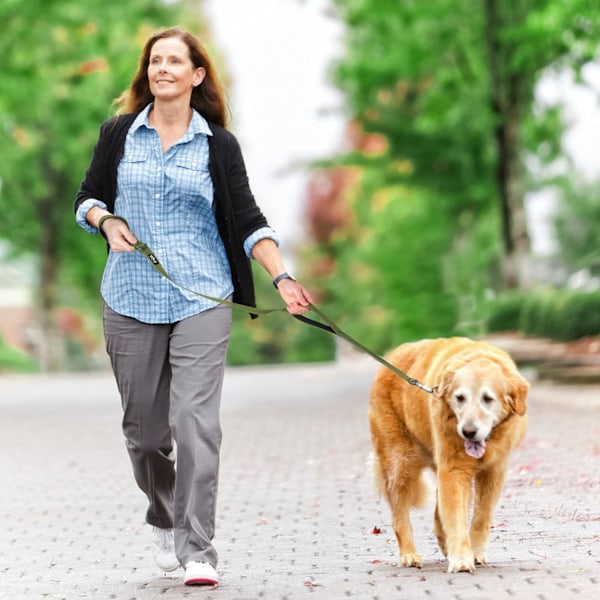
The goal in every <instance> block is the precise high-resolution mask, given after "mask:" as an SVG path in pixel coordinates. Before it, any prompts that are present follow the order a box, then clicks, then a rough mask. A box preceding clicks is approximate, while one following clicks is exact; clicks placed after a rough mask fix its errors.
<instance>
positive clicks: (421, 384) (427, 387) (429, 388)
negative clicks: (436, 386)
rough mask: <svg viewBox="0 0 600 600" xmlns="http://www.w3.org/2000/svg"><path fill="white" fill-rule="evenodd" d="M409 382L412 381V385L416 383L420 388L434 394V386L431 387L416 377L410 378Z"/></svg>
mask: <svg viewBox="0 0 600 600" xmlns="http://www.w3.org/2000/svg"><path fill="white" fill-rule="evenodd" d="M408 383H410V384H411V385H416V386H417V387H418V388H420V389H422V390H423V391H424V392H427V393H429V394H433V388H432V387H429V386H428V385H425V384H424V383H421V382H420V381H417V380H416V379H410V380H409V382H408Z"/></svg>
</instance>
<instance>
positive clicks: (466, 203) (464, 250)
mask: <svg viewBox="0 0 600 600" xmlns="http://www.w3.org/2000/svg"><path fill="white" fill-rule="evenodd" d="M335 4H336V5H337V7H338V9H339V14H340V15H341V17H342V18H343V20H344V22H345V23H346V25H347V35H346V52H345V53H344V55H343V57H342V59H341V60H340V61H339V64H338V65H337V67H336V70H335V76H336V81H337V83H338V85H339V87H340V88H341V89H342V90H343V91H344V92H345V94H346V104H347V110H348V113H349V115H350V118H351V119H352V122H353V133H354V135H353V136H352V137H351V139H352V141H353V144H352V146H353V148H354V151H353V152H351V153H346V154H344V155H342V156H340V157H337V159H336V160H334V161H333V162H334V163H335V164H337V165H338V166H339V165H347V166H350V165H353V166H355V167H356V168H358V169H359V170H360V172H361V175H360V177H359V178H358V183H357V185H356V186H355V187H354V188H352V193H351V195H350V199H349V202H350V205H351V207H352V209H353V211H354V213H355V214H356V215H357V218H355V219H354V220H352V221H351V222H350V224H349V225H347V226H346V228H345V229H343V230H341V231H337V232H336V233H335V234H334V235H332V237H331V239H332V240H333V242H331V241H330V242H329V248H326V247H325V246H324V245H322V247H321V249H322V251H323V252H326V253H329V254H331V255H333V256H334V257H335V260H336V261H337V264H338V268H341V269H342V271H341V272H339V273H338V275H340V276H339V277H337V278H336V279H337V281H336V282H335V283H331V282H329V281H328V282H327V283H326V286H327V288H328V290H329V291H331V292H334V293H335V296H334V297H335V301H336V302H339V303H341V304H343V303H344V302H345V300H344V299H346V298H349V297H353V298H355V297H356V296H355V295H356V294H357V293H358V294H359V296H364V295H365V293H366V291H365V289H367V290H369V289H370V288H371V289H375V288H373V284H374V283H376V284H377V288H376V289H377V294H376V296H377V298H376V301H377V304H378V306H380V307H382V309H383V310H384V312H385V313H388V314H389V315H390V316H389V318H384V317H382V318H381V323H382V324H381V326H380V329H381V330H382V331H384V332H390V331H393V330H394V325H393V324H394V323H395V324H396V329H397V330H398V329H399V330H400V331H401V333H402V334H403V335H402V337H403V338H406V337H407V336H408V337H410V336H417V335H422V334H424V333H425V334H430V333H435V332H439V331H440V330H442V329H445V330H446V333H448V332H449V330H448V325H449V322H450V320H451V319H455V320H456V319H459V318H460V315H458V314H457V312H456V311H457V310H458V306H459V305H460V304H461V302H460V301H461V300H462V299H461V298H460V297H457V298H456V299H455V302H454V303H452V302H448V297H447V293H452V294H457V293H458V294H459V295H460V294H463V295H470V294H477V293H481V290H482V289H483V288H484V287H494V288H503V287H504V288H510V287H514V286H516V285H518V284H519V277H518V274H519V272H520V268H519V261H520V260H521V259H523V258H525V257H526V256H527V254H528V252H529V240H528V235H527V228H526V223H525V213H524V207H523V205H524V196H525V193H526V192H527V186H528V185H529V184H530V182H531V180H532V176H531V175H532V174H530V173H527V171H526V169H525V164H526V163H525V161H526V158H527V157H528V155H531V154H532V153H534V154H535V155H536V156H537V157H538V158H540V159H542V160H544V161H551V160H553V159H555V158H556V156H557V154H558V152H559V151H560V143H559V140H560V134H561V132H562V129H561V123H560V119H559V118H558V116H557V111H556V110H554V111H549V112H548V111H544V110H541V108H540V107H539V106H537V105H536V99H535V94H534V92H535V88H536V84H537V82H538V81H539V79H540V77H541V76H542V75H543V74H545V73H547V72H548V70H551V69H573V70H574V71H576V72H578V71H579V70H580V69H581V68H582V66H583V65H584V64H586V63H587V62H589V61H590V60H592V59H593V58H594V57H595V56H596V55H597V48H598V41H599V40H600V36H599V35H598V31H599V30H598V19H599V17H598V12H597V11H596V10H595V8H594V6H593V5H592V2H590V1H589V0H574V1H573V2H569V3H562V2H561V3H552V2H546V1H545V0H544V1H543V0H514V1H513V0H485V1H484V2H476V3H475V2H461V1H459V0H434V1H433V2H413V1H408V0H405V1H402V0H335ZM356 132H358V135H357V134H356ZM361 136H362V137H361ZM377 138H379V140H380V141H379V143H378V144H373V143H369V140H371V141H373V140H374V139H375V140H377ZM374 147H375V148H376V151H373V148H374ZM382 197H385V198H384V200H382ZM384 240H385V243H386V244H389V243H391V246H386V245H384ZM392 242H393V243H392ZM332 244H333V247H332ZM369 246H372V247H373V250H372V251H370V252H368V251H367V248H369ZM344 265H346V267H344ZM358 267H360V268H358ZM344 269H346V270H344ZM357 271H359V272H360V273H363V274H364V273H368V274H369V277H368V281H367V283H369V284H370V285H366V286H365V285H364V282H363V281H359V280H358V279H357V275H356V273H357ZM416 288H418V291H417V290H416ZM369 294H371V296H373V295H375V294H374V293H373V292H372V291H369ZM403 295H406V296H408V297H409V298H410V299H409V301H408V302H405V301H404V300H402V298H403ZM427 298H429V301H426V299H427ZM398 302H401V303H403V308H404V309H406V310H407V311H412V312H415V311H416V312H415V314H417V313H420V312H421V307H423V306H425V305H427V306H428V309H429V310H428V313H427V314H428V315H429V317H427V316H426V315H423V317H422V318H420V319H418V321H419V323H420V325H419V326H418V330H417V329H415V326H416V320H415V319H412V318H410V317H409V316H408V314H404V315H401V314H398V313H399V311H398ZM448 311H450V312H453V314H452V315H449V314H448ZM394 315H395V316H394ZM361 322H362V320H361ZM436 322H437V324H438V325H437V326H436ZM401 323H403V325H402V326H401V327H399V324H401ZM410 323H412V325H411V324H410ZM450 329H451V328H450Z"/></svg>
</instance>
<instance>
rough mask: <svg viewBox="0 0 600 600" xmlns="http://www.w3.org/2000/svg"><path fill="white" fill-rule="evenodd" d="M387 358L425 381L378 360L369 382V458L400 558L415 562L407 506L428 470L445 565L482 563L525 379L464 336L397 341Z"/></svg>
mask: <svg viewBox="0 0 600 600" xmlns="http://www.w3.org/2000/svg"><path fill="white" fill-rule="evenodd" d="M388 360H389V361H390V362H391V363H392V364H394V365H395V366H396V367H398V368H399V369H400V370H401V371H403V372H404V373H407V374H408V375H410V376H411V377H414V378H415V379H417V380H418V381H420V382H421V383H423V384H425V385H430V386H432V387H433V388H434V392H433V394H429V393H427V392H426V391H423V390H420V389H419V388H417V387H415V386H412V385H410V384H409V383H407V382H406V381H404V380H403V379H402V378H400V377H399V376H398V375H396V374H395V373H393V372H392V371H391V370H390V369H387V368H385V367H384V368H381V369H380V370H379V371H378V373H377V375H376V377H375V380H374V383H373V387H372V390H371V398H370V404H369V424H370V429H371V438H372V443H373V452H372V465H373V468H374V473H375V478H376V482H377V484H378V487H379V490H380V491H381V493H382V495H383V496H384V497H385V498H386V500H387V502H388V504H389V505H390V508H391V512H392V519H393V527H394V531H395V533H396V538H397V540H398V546H399V548H400V561H401V563H402V565H404V566H407V567H422V566H423V560H422V558H421V556H420V555H419V554H418V553H417V550H416V548H415V545H414V540H413V533H412V526H411V523H410V515H409V511H410V508H411V507H419V506H422V505H423V503H424V501H425V500H426V492H427V489H428V486H427V482H426V481H425V479H424V472H425V471H426V470H427V469H432V470H433V471H434V473H435V474H436V476H437V482H438V484H437V485H438V490H437V503H436V508H435V517H434V530H435V534H436V536H437V539H438V543H439V546H440V548H441V550H442V552H443V553H444V555H446V556H447V558H448V563H449V564H448V572H457V571H469V572H473V571H474V570H475V565H476V564H485V563H487V554H486V550H487V543H488V536H489V530H490V526H491V518H492V511H493V509H494V506H495V504H496V502H497V500H498V497H499V495H500V492H501V490H502V487H503V485H504V478H505V475H506V470H507V466H508V460H509V456H510V453H511V452H512V451H513V450H514V449H515V448H516V447H517V446H518V445H519V443H520V442H521V440H522V439H523V437H524V435H525V431H526V428H527V417H526V415H525V412H526V406H527V404H526V403H527V391H528V387H529V386H528V384H527V382H526V380H525V379H524V378H523V377H522V376H521V375H520V374H519V373H518V371H517V368H516V366H515V364H514V362H513V361H512V359H511V358H510V357H509V356H508V354H506V352H504V351H503V350H500V349H499V348H496V347H494V346H492V345H490V344H488V343H485V342H479V341H473V340H470V339H467V338H440V339H432V340H422V341H419V342H414V343H408V344H403V345H401V346H399V347H398V348H396V350H394V351H393V352H391V353H390V355H389V356H388ZM473 496H474V498H473ZM472 500H474V502H473V515H472V520H471V523H470V526H469V514H470V507H471V503H472Z"/></svg>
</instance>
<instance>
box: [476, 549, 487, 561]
mask: <svg viewBox="0 0 600 600" xmlns="http://www.w3.org/2000/svg"><path fill="white" fill-rule="evenodd" d="M474 556H475V564H476V565H487V564H488V557H487V553H486V552H485V550H475V553H474Z"/></svg>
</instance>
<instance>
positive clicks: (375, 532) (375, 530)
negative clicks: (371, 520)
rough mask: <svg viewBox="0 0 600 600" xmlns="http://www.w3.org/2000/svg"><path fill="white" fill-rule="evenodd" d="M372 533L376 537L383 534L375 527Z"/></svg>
mask: <svg viewBox="0 0 600 600" xmlns="http://www.w3.org/2000/svg"><path fill="white" fill-rule="evenodd" d="M371 533H373V534H374V535H379V534H380V533H381V529H379V527H373V531H372V532H371Z"/></svg>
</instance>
